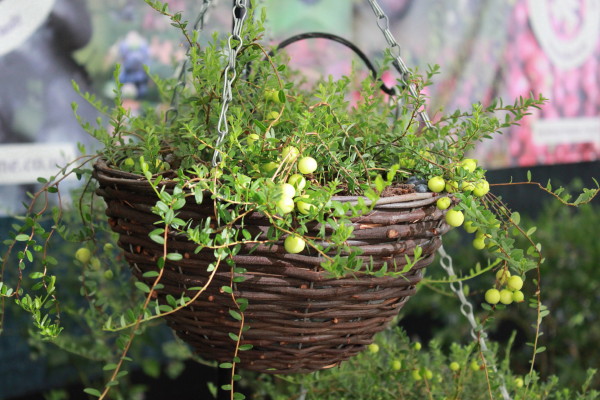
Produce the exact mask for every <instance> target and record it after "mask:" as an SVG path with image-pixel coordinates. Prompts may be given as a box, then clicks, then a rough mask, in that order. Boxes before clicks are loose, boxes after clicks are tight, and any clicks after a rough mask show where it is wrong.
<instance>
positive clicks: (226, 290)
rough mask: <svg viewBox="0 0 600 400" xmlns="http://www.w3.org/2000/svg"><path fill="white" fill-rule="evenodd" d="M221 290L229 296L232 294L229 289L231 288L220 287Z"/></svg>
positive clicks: (231, 290)
mask: <svg viewBox="0 0 600 400" xmlns="http://www.w3.org/2000/svg"><path fill="white" fill-rule="evenodd" d="M221 290H222V291H223V292H225V293H229V294H232V293H233V289H232V288H231V286H221Z"/></svg>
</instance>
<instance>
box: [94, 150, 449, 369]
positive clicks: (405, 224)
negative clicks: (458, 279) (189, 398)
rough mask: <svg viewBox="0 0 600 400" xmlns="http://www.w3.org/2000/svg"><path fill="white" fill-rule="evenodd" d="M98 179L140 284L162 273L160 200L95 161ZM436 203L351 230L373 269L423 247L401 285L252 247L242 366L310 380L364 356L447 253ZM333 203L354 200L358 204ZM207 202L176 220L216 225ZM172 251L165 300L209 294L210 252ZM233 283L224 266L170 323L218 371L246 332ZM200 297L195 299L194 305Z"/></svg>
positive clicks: (414, 202) (240, 293)
mask: <svg viewBox="0 0 600 400" xmlns="http://www.w3.org/2000/svg"><path fill="white" fill-rule="evenodd" d="M94 170H95V171H94V176H95V178H96V180H97V181H98V182H99V186H100V187H99V189H98V194H99V195H101V196H102V197H103V198H104V200H105V201H106V204H107V215H108V217H109V222H110V224H111V226H112V229H113V230H114V231H115V232H117V233H118V234H119V246H120V247H121V248H122V249H123V250H124V252H125V257H126V259H127V261H128V262H129V264H130V266H131V268H132V271H133V273H134V274H135V276H136V277H137V278H138V279H140V280H144V278H143V277H142V274H143V273H144V272H147V271H151V270H156V260H157V258H158V257H159V256H162V254H163V249H162V245H159V244H157V243H155V242H153V241H152V240H150V239H149V237H148V233H149V232H150V231H152V230H154V229H155V228H156V225H154V222H155V221H157V219H158V217H157V216H156V215H154V214H153V213H152V212H151V207H152V206H153V205H154V204H155V203H156V200H157V199H156V195H155V194H154V192H153V190H152V188H151V187H150V185H149V184H148V183H147V182H146V180H145V179H143V178H142V177H141V176H139V175H135V174H131V173H127V172H122V171H117V170H114V169H111V168H110V167H108V166H107V165H106V163H104V162H103V161H98V162H97V163H96V165H95V166H94ZM166 186H167V187H169V183H167V184H166ZM192 198H193V196H192ZM437 198H438V197H437V196H436V195H435V194H432V193H412V194H407V195H401V196H394V197H385V198H382V199H381V200H380V202H378V204H377V206H376V207H375V209H374V211H373V212H372V213H370V214H368V215H365V216H362V217H360V218H357V219H356V220H354V221H353V222H354V235H353V240H352V241H351V242H350V243H349V244H350V245H352V246H357V247H360V248H361V249H362V251H363V253H362V255H361V256H360V257H362V258H364V259H365V261H367V262H368V263H369V262H372V263H373V265H374V266H382V265H383V264H384V263H388V265H392V264H393V263H394V262H395V263H396V264H397V265H398V267H399V268H402V267H403V265H406V261H405V257H404V256H405V255H409V256H412V254H413V251H414V249H415V247H416V246H420V247H421V248H422V250H423V256H424V258H423V259H422V260H420V261H419V262H417V263H416V265H415V266H414V267H413V268H412V269H411V270H410V271H409V272H408V273H406V274H405V275H404V276H400V277H397V278H392V277H382V278H377V277H373V276H368V275H358V276H350V277H345V278H341V279H332V278H331V277H329V276H328V274H327V273H326V272H325V271H324V270H323V269H322V268H321V267H320V263H321V262H322V261H323V260H322V258H321V257H319V256H318V255H316V254H314V252H312V253H311V252H310V250H305V251H304V252H303V253H300V254H289V253H287V252H286V251H285V250H284V248H283V245H282V243H275V244H274V245H272V246H260V247H258V248H256V249H254V250H253V251H252V252H250V250H251V247H250V246H249V247H247V248H243V249H242V250H241V251H240V253H239V254H238V255H236V256H235V257H234V258H233V261H234V262H235V263H236V265H238V266H242V267H244V268H246V269H247V271H248V272H247V273H246V274H245V275H246V278H247V279H246V280H245V281H244V282H242V283H238V284H236V285H237V286H235V288H234V293H235V295H236V297H243V298H246V299H248V302H249V304H248V307H247V309H246V311H245V313H244V317H245V321H246V322H245V324H246V325H248V326H250V329H249V330H248V331H246V332H245V333H244V334H243V340H242V343H247V344H252V345H253V348H252V349H251V350H248V351H242V352H240V353H239V357H240V359H241V362H240V363H239V364H238V365H239V366H240V367H241V368H245V369H250V370H255V371H261V372H267V373H280V374H282V373H299V372H309V371H315V370H319V369H323V368H328V367H332V366H335V365H337V364H339V363H340V362H341V361H343V360H346V359H348V358H350V357H352V356H354V355H356V354H357V353H359V352H360V351H361V350H363V349H364V347H365V346H366V345H368V344H370V343H371V342H372V341H373V336H374V335H375V334H376V333H377V332H380V331H382V330H383V329H385V327H386V326H387V325H388V324H389V323H390V321H391V320H392V319H393V318H394V317H395V316H396V315H397V314H398V311H399V310H400V308H401V307H402V306H403V305H404V304H405V303H406V301H407V300H408V299H409V297H410V296H412V295H413V294H414V293H415V285H416V284H417V283H418V282H419V281H420V280H421V278H422V274H421V269H422V268H424V267H426V266H427V265H429V264H430V263H431V261H432V260H433V257H434V254H435V251H436V250H437V248H438V247H439V246H440V243H441V240H440V236H441V235H442V234H443V233H445V232H446V231H447V229H448V226H447V225H446V224H445V222H444V218H443V215H444V214H443V212H441V211H439V210H437V209H436V207H435V201H436V199H437ZM335 200H338V201H355V200H356V197H337V198H335ZM209 203H210V204H196V203H195V202H193V201H190V202H188V203H187V204H186V206H185V207H184V208H183V209H182V210H181V212H180V214H179V215H180V217H181V218H183V219H193V220H198V221H200V220H202V219H205V218H206V217H209V216H210V217H213V216H214V210H213V207H212V203H211V202H209ZM244 224H245V226H246V227H252V226H253V227H254V228H255V229H258V230H261V229H262V230H264V229H267V228H268V221H267V220H266V218H263V217H262V216H261V215H259V214H254V215H250V216H248V217H246V218H245V220H244ZM309 234H310V232H309ZM169 243H170V249H169V251H170V252H172V251H177V252H179V253H181V254H183V255H184V257H183V259H182V260H180V261H168V262H167V263H166V267H165V271H164V273H163V277H162V280H161V283H162V284H163V285H164V288H163V289H161V290H159V291H158V293H157V296H158V298H159V300H164V299H165V297H166V296H167V295H169V294H170V295H172V296H174V297H176V298H179V297H180V296H181V294H182V292H184V291H185V290H186V288H190V287H198V286H202V285H204V284H205V283H206V282H207V279H208V277H209V275H210V273H209V272H207V266H208V265H209V264H210V263H212V262H214V256H213V252H212V250H211V251H200V252H199V253H198V254H195V253H194V248H195V245H194V244H193V243H191V242H188V241H186V240H182V239H181V238H178V237H173V238H171V239H170V240H169ZM144 281H145V282H146V283H148V284H150V283H151V280H144ZM230 281H231V269H230V268H229V267H228V266H227V265H224V264H223V265H222V267H220V268H219V270H218V271H217V273H216V275H215V276H214V278H213V281H212V283H211V285H210V286H209V288H208V289H207V290H206V291H205V292H204V293H203V294H202V295H201V296H200V297H199V298H198V299H197V300H195V301H194V302H193V303H192V304H191V305H189V306H188V307H186V308H184V309H182V310H180V311H177V312H175V313H172V314H169V315H167V316H165V317H164V318H165V319H166V321H167V323H168V324H169V326H170V327H171V328H173V329H174V330H175V331H176V332H177V334H178V335H179V337H181V338H182V339H183V340H184V341H186V342H187V343H189V344H190V345H191V346H193V347H194V348H195V350H196V351H197V352H198V353H199V354H200V355H201V356H202V357H205V358H207V359H213V360H217V361H219V362H231V360H232V357H233V351H234V344H235V342H234V341H232V339H231V338H230V337H229V332H237V330H238V329H239V322H238V321H236V320H235V319H233V318H232V317H231V316H230V315H229V312H228V310H229V309H235V308H236V307H235V305H234V304H233V302H232V298H231V295H228V294H224V293H221V292H220V288H221V287H222V286H224V285H229V284H230ZM195 293H196V292H192V291H188V292H187V296H190V297H192V296H193V295H194V294H195Z"/></svg>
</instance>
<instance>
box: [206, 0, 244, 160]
mask: <svg viewBox="0 0 600 400" xmlns="http://www.w3.org/2000/svg"><path fill="white" fill-rule="evenodd" d="M247 14H248V6H247V0H235V4H234V6H233V30H232V32H231V35H230V36H229V39H228V40H227V56H228V61H227V66H226V67H225V70H224V71H223V92H222V93H223V94H222V97H221V113H220V115H219V123H218V124H217V131H218V132H219V136H218V138H217V141H216V143H215V153H214V155H213V159H212V165H213V167H216V166H217V165H218V164H219V161H220V160H221V155H220V153H219V151H220V150H219V146H220V145H221V143H222V142H223V139H225V136H227V134H228V133H229V126H228V125H227V110H228V109H229V103H230V102H231V100H232V98H233V96H232V93H231V87H232V85H233V82H234V81H235V78H236V77H237V72H236V71H235V63H236V59H237V55H238V53H239V51H240V50H241V48H242V46H243V40H242V27H243V25H244V21H245V20H246V15H247ZM234 41H236V42H237V44H236V45H234V43H233V42H234Z"/></svg>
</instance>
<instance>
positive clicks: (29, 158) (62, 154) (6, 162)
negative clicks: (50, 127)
mask: <svg viewBox="0 0 600 400" xmlns="http://www.w3.org/2000/svg"><path fill="white" fill-rule="evenodd" d="M76 155H77V146H76V145H75V144H73V143H24V144H4V145H0V185H20V184H31V183H36V182H37V178H39V177H44V178H48V177H49V176H51V175H56V174H57V173H58V172H59V171H60V167H64V166H65V165H66V164H67V163H68V162H70V161H72V160H74V159H75V157H76Z"/></svg>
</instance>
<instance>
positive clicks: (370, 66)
mask: <svg viewBox="0 0 600 400" xmlns="http://www.w3.org/2000/svg"><path fill="white" fill-rule="evenodd" d="M305 39H328V40H332V41H334V42H337V43H340V44H342V45H344V46H346V47H347V48H349V49H350V50H352V51H353V52H354V53H355V54H356V55H357V56H358V57H359V58H360V59H361V60H362V61H363V62H364V63H365V66H366V67H367V68H368V69H369V71H371V75H372V76H373V79H377V71H376V70H375V67H374V66H373V63H371V60H369V58H368V57H367V56H366V54H365V53H364V52H363V51H362V50H361V49H359V48H358V47H357V46H356V45H355V44H354V43H352V42H350V41H348V40H346V39H344V38H343V37H341V36H338V35H335V34H333V33H326V32H307V33H300V34H298V35H294V36H292V37H290V38H288V39H285V40H284V41H282V42H281V43H279V45H278V46H277V47H276V49H275V50H280V49H283V48H284V47H286V46H289V45H290V44H292V43H295V42H299V41H301V40H305ZM273 54H274V52H273V51H272V52H271V53H270V55H271V56H272V55H273ZM381 90H382V91H383V92H385V93H386V94H389V95H391V96H393V95H395V94H396V90H395V89H394V88H393V87H389V86H386V85H385V83H383V82H382V83H381Z"/></svg>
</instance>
